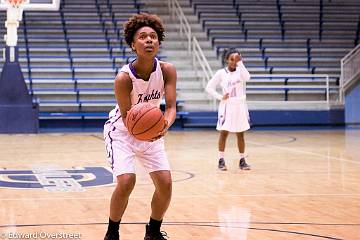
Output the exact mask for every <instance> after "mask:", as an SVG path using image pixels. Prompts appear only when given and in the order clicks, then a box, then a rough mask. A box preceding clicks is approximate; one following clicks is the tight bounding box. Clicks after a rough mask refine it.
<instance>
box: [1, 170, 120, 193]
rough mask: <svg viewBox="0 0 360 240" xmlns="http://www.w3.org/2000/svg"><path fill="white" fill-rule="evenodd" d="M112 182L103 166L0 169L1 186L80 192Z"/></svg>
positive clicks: (108, 172) (110, 175) (110, 174)
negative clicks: (66, 168) (60, 168)
mask: <svg viewBox="0 0 360 240" xmlns="http://www.w3.org/2000/svg"><path fill="white" fill-rule="evenodd" d="M112 183H113V176H112V173H111V172H110V171H109V170H108V169H106V168H104V167H84V168H82V167H76V168H72V169H69V170H59V169H52V168H49V169H44V168H39V169H36V170H0V187H1V188H21V189H24V188H27V189H45V190H47V191H50V192H82V191H85V188H86V187H94V186H104V185H110V184H112Z"/></svg>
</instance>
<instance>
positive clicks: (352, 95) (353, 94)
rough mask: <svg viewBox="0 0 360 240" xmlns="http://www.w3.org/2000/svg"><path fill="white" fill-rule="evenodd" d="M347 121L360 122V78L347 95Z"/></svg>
mask: <svg viewBox="0 0 360 240" xmlns="http://www.w3.org/2000/svg"><path fill="white" fill-rule="evenodd" d="M345 123H346V124H360V79H359V80H358V81H357V83H356V84H355V85H353V87H352V88H351V89H350V90H348V91H347V93H346V95H345Z"/></svg>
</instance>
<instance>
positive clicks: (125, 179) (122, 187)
mask: <svg viewBox="0 0 360 240" xmlns="http://www.w3.org/2000/svg"><path fill="white" fill-rule="evenodd" d="M117 180H118V181H117V182H118V183H117V186H116V188H117V190H118V191H119V192H120V193H121V194H124V195H130V193H131V191H132V190H133V189H134V186H135V182H136V177H135V174H123V175H121V176H118V177H117Z"/></svg>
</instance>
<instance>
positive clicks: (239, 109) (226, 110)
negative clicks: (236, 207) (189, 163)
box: [206, 49, 250, 170]
mask: <svg viewBox="0 0 360 240" xmlns="http://www.w3.org/2000/svg"><path fill="white" fill-rule="evenodd" d="M225 63H226V67H225V68H223V69H220V70H218V71H217V72H216V73H215V75H214V76H213V78H212V79H211V80H210V81H209V82H208V84H207V86H206V91H207V92H208V93H209V94H210V95H212V96H213V97H215V98H216V99H218V100H220V103H219V109H218V122H217V126H216V129H217V130H218V131H220V137H219V145H218V147H219V165H218V167H219V169H220V170H227V168H226V165H225V160H224V151H225V145H226V139H227V137H228V135H229V132H235V133H236V136H237V143H238V148H239V152H240V162H239V167H240V169H244V170H249V169H250V166H249V165H248V164H247V163H246V161H245V154H244V152H245V140H244V132H245V131H246V130H248V129H249V128H250V125H249V111H248V108H247V104H246V93H245V91H246V81H248V80H249V79H250V74H249V72H248V70H247V69H246V68H245V66H244V64H243V62H242V57H241V54H240V52H239V51H237V50H236V49H228V50H225V51H224V56H223V64H225ZM217 87H220V88H221V90H222V94H220V93H218V92H217V91H216V89H217Z"/></svg>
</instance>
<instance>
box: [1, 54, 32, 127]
mask: <svg viewBox="0 0 360 240" xmlns="http://www.w3.org/2000/svg"><path fill="white" fill-rule="evenodd" d="M9 56H10V48H9V47H6V61H5V64H4V66H3V68H2V72H1V77H0V133H36V132H38V128H39V123H38V122H39V120H38V106H37V104H34V103H33V101H32V97H31V96H30V95H29V92H28V89H27V87H26V84H25V81H24V77H23V74H22V72H21V68H20V64H19V62H18V48H17V47H16V48H15V61H14V62H10V60H9V59H10V57H9Z"/></svg>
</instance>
